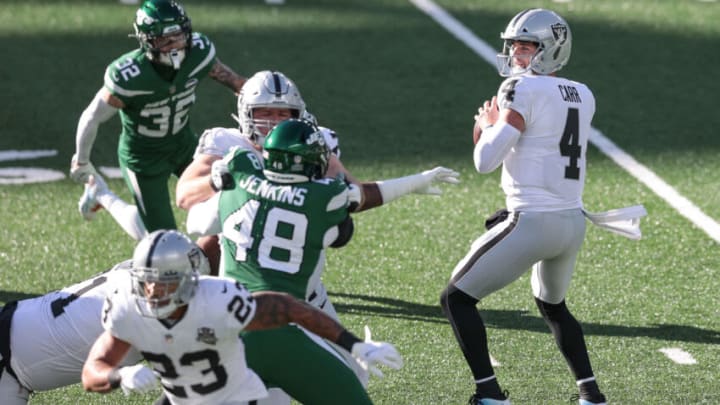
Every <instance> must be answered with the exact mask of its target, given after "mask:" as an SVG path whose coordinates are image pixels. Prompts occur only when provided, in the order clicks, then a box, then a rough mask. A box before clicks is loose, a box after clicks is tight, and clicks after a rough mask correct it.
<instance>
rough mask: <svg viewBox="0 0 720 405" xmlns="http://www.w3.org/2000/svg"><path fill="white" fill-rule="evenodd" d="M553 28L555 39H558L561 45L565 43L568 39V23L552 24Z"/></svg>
mask: <svg viewBox="0 0 720 405" xmlns="http://www.w3.org/2000/svg"><path fill="white" fill-rule="evenodd" d="M550 28H551V29H552V33H553V37H555V41H557V42H558V43H559V44H560V45H562V44H564V43H565V41H567V32H568V29H567V25H565V24H561V23H557V24H553V25H551V26H550Z"/></svg>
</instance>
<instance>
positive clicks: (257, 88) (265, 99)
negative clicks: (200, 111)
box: [234, 70, 306, 146]
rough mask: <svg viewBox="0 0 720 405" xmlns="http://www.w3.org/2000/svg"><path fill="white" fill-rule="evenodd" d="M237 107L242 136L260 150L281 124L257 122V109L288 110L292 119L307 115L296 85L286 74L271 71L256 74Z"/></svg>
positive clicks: (267, 121)
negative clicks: (255, 112)
mask: <svg viewBox="0 0 720 405" xmlns="http://www.w3.org/2000/svg"><path fill="white" fill-rule="evenodd" d="M237 106H238V115H237V116H236V117H234V118H235V119H236V120H237V122H238V123H239V124H240V132H241V133H242V135H243V136H246V137H248V138H250V140H252V141H253V142H254V143H255V144H257V145H260V146H262V144H263V142H264V141H265V136H266V135H267V133H268V132H270V130H271V129H272V128H273V127H274V126H275V125H277V124H278V123H277V122H274V121H271V120H258V119H255V118H254V117H253V110H254V109H255V108H258V107H267V108H287V109H289V110H291V111H292V118H302V117H305V115H306V111H305V101H303V99H302V96H301V95H300V90H298V88H297V86H296V85H295V83H293V81H292V80H290V79H289V78H288V77H287V76H285V75H284V74H282V73H280V72H277V71H270V70H263V71H261V72H257V73H255V74H254V75H253V77H251V78H250V79H248V81H247V82H245V84H244V85H243V87H242V89H241V90H240V95H239V96H238V104H237Z"/></svg>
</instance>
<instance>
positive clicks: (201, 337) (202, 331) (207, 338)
mask: <svg viewBox="0 0 720 405" xmlns="http://www.w3.org/2000/svg"><path fill="white" fill-rule="evenodd" d="M197 341H198V342H203V343H207V344H209V345H214V344H215V343H217V337H215V330H214V329H212V328H198V335H197Z"/></svg>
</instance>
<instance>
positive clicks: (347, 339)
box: [335, 329, 362, 352]
mask: <svg viewBox="0 0 720 405" xmlns="http://www.w3.org/2000/svg"><path fill="white" fill-rule="evenodd" d="M360 342H362V340H360V339H359V338H358V337H357V336H355V335H353V334H352V333H350V332H349V331H348V330H347V329H346V330H344V331H342V332H340V336H338V339H337V342H335V343H337V344H338V346H340V347H342V348H343V349H345V350H347V351H348V352H352V347H353V346H354V345H355V343H360Z"/></svg>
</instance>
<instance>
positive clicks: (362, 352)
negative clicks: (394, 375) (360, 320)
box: [351, 325, 403, 378]
mask: <svg viewBox="0 0 720 405" xmlns="http://www.w3.org/2000/svg"><path fill="white" fill-rule="evenodd" d="M351 353H352V356H353V357H354V358H355V360H357V362H358V363H359V364H360V366H361V367H362V368H363V369H365V370H366V371H369V372H371V373H373V374H374V375H375V376H377V377H380V378H382V377H383V372H382V371H380V369H379V368H378V367H377V364H382V365H385V366H388V367H390V368H392V369H395V370H399V369H400V368H402V366H403V360H402V357H401V356H400V353H398V351H397V349H395V346H393V345H392V344H390V343H386V342H375V341H373V340H372V337H371V336H370V328H369V327H368V326H367V325H365V342H361V343H355V344H354V345H353V347H352V352H351Z"/></svg>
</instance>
